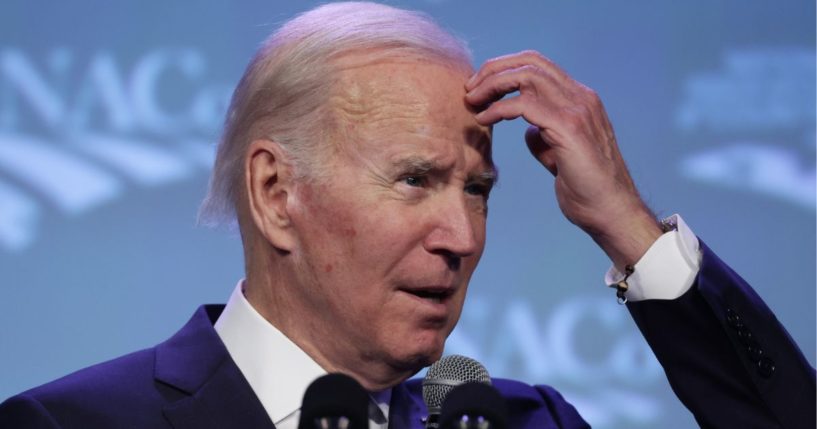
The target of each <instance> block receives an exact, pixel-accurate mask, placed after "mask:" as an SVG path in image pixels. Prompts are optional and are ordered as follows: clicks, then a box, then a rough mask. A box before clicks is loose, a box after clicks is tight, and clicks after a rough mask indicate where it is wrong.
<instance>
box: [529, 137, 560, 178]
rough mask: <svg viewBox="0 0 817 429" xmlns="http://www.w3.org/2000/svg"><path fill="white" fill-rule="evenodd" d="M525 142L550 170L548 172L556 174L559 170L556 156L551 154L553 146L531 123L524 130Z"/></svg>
mask: <svg viewBox="0 0 817 429" xmlns="http://www.w3.org/2000/svg"><path fill="white" fill-rule="evenodd" d="M525 143H527V144H528V150H530V153H531V154H532V155H533V156H534V158H536V159H537V160H538V161H539V162H540V163H542V165H544V166H545V168H547V170H548V171H550V174H552V175H554V176H555V175H557V174H558V173H559V170H558V168H557V166H556V157H555V155H554V154H553V148H552V147H551V146H550V145H549V144H547V143H546V142H545V141H544V140H543V139H542V130H541V129H540V128H539V127H537V126H535V125H531V126H529V127H528V129H527V130H526V131H525Z"/></svg>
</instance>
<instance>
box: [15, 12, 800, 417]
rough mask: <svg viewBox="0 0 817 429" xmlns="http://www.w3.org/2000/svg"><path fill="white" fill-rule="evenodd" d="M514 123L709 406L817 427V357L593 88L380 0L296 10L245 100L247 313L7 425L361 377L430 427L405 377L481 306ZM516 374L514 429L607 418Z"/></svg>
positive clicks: (294, 401) (282, 409)
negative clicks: (476, 45)
mask: <svg viewBox="0 0 817 429" xmlns="http://www.w3.org/2000/svg"><path fill="white" fill-rule="evenodd" d="M517 92H518V94H515V95H512V96H510V97H507V98H505V96H506V95H509V94H513V93H517ZM517 117H523V118H524V119H525V120H526V121H527V122H529V123H530V125H531V127H530V128H529V129H528V132H527V133H526V135H525V140H526V142H527V145H528V148H529V149H530V151H531V153H532V154H533V156H534V157H535V158H536V159H537V160H539V161H540V162H541V163H542V165H543V166H544V167H545V168H546V169H548V170H549V171H550V172H551V173H552V174H553V175H554V177H555V193H556V198H557V199H558V202H559V205H560V207H561V209H562V211H563V212H564V214H565V216H566V217H567V219H568V220H570V221H571V222H573V223H574V224H576V225H577V226H579V227H580V228H582V229H583V230H584V231H586V232H587V233H588V234H589V235H590V236H591V237H592V238H593V240H595V242H596V243H598V245H599V246H600V247H601V248H602V250H603V251H604V252H605V253H606V254H607V255H608V256H609V257H610V259H611V260H612V262H613V265H614V267H615V268H614V269H613V270H611V273H610V281H611V282H615V281H618V280H620V279H621V277H623V275H622V274H620V273H622V272H626V274H625V275H626V276H627V282H626V286H627V289H626V290H625V284H622V285H621V287H620V290H619V295H620V298H621V299H629V300H630V301H643V302H639V303H635V304H630V309H631V311H632V312H633V314H634V316H635V318H636V321H637V322H638V323H639V326H640V327H641V329H642V331H643V332H644V334H645V336H646V337H647V339H648V341H649V342H650V344H651V345H652V346H653V348H654V349H655V351H656V354H657V356H658V358H659V360H661V362H662V363H663V364H664V366H665V368H666V370H667V372H668V375H669V377H670V381H671V382H672V384H673V387H674V389H675V390H676V393H677V394H678V395H679V397H680V398H681V400H682V401H684V402H685V404H686V405H687V406H689V407H690V408H691V410H692V411H693V413H695V416H696V418H697V419H698V421H699V422H700V423H701V424H702V425H705V426H717V427H747V426H763V427H767V426H768V427H777V426H782V427H798V425H801V426H803V427H806V426H809V425H812V427H813V420H811V421H809V419H810V418H812V417H813V410H814V408H813V406H814V373H813V370H812V369H811V368H810V367H809V366H808V364H807V363H806V361H805V359H804V358H803V357H802V355H801V354H800V353H799V350H798V349H797V347H796V345H794V344H793V343H792V342H791V340H790V339H789V338H788V337H787V336H786V334H785V331H784V330H783V328H782V327H781V326H779V324H778V323H777V322H776V320H775V319H774V317H773V316H772V315H771V314H770V313H769V311H768V309H767V308H766V307H765V306H764V305H763V304H762V302H761V301H760V300H759V298H758V297H757V296H755V295H754V294H753V292H751V289H749V288H748V286H746V285H745V284H744V283H743V281H742V280H740V279H739V278H738V277H737V276H735V275H734V274H733V273H731V271H729V270H728V268H726V267H724V266H723V265H722V264H721V263H720V262H719V261H718V260H717V259H716V258H715V257H714V256H713V255H711V253H709V251H708V250H706V249H705V248H703V247H702V246H699V243H698V241H697V239H696V238H695V237H694V235H692V234H691V232H689V230H688V228H687V227H686V226H685V225H684V224H683V222H682V221H680V220H679V219H677V218H674V219H673V220H674V222H665V223H663V224H662V223H659V222H658V221H656V220H655V219H654V217H653V215H652V213H651V212H650V211H649V209H648V208H647V207H646V206H645V204H644V203H643V202H642V201H641V199H640V198H639V196H638V192H637V191H636V188H635V186H634V184H633V181H632V180H631V178H630V176H629V174H628V172H627V169H626V166H625V164H624V161H623V159H622V158H621V155H620V153H619V150H618V148H617V145H616V140H615V137H614V134H613V130H612V127H611V125H610V123H609V121H608V119H607V116H606V114H605V111H604V108H603V106H602V103H601V101H600V100H599V98H598V97H597V96H596V94H595V93H593V91H591V90H590V89H588V88H587V87H585V86H583V85H581V84H579V83H578V82H576V81H574V80H573V79H571V78H570V77H569V76H568V75H567V74H565V73H564V71H562V70H561V69H559V67H558V66H556V65H555V64H553V63H552V62H551V61H549V60H548V59H547V58H545V57H543V56H542V55H540V54H538V53H536V52H523V53H519V54H514V55H508V56H505V57H501V58H497V59H494V60H491V61H489V62H487V63H486V64H485V65H483V66H482V67H481V68H480V69H478V70H477V71H476V72H474V70H473V69H472V68H471V65H470V58H469V54H468V52H467V50H466V49H465V48H464V47H463V45H462V44H461V43H460V42H459V41H458V40H457V39H455V38H453V37H452V36H450V35H449V34H447V33H446V32H444V31H443V30H441V29H440V28H439V27H438V26H437V25H435V24H434V23H433V22H432V21H431V20H429V19H428V18H426V17H424V16H422V15H419V14H416V13H412V12H408V11H403V10H399V9H395V8H391V7H387V6H381V5H376V4H370V3H339V4H330V5H326V6H322V7H319V8H317V9H315V10H312V11H310V12H307V13H305V14H303V15H301V16H299V17H297V18H295V19H293V20H291V21H289V22H288V23H286V24H285V25H284V26H283V27H282V28H281V29H279V30H278V31H277V32H276V33H275V34H273V35H272V36H271V37H270V39H269V40H267V42H266V43H265V44H264V45H263V47H262V48H261V50H260V51H259V52H258V54H257V55H256V56H255V58H254V59H253V60H252V62H251V63H250V65H249V67H248V68H247V70H246V72H245V74H244V76H243V78H242V80H241V82H240V83H239V85H238V88H237V89H236V91H235V94H234V97H233V101H232V104H231V107H230V110H229V113H228V117H227V121H226V127H225V132H224V137H223V139H222V142H221V144H220V146H219V149H218V156H217V159H216V164H215V170H214V173H213V178H212V182H211V191H210V194H209V195H208V197H207V200H206V201H205V204H204V207H203V215H204V216H205V218H206V219H207V220H210V221H213V220H216V221H230V220H232V219H235V220H237V222H238V225H239V227H240V231H241V236H242V240H243V243H244V252H245V261H246V279H245V280H243V281H241V282H239V284H238V286H237V287H236V288H235V291H234V292H233V295H232V297H231V298H230V300H229V302H228V304H227V306H226V308H224V309H223V311H222V308H221V307H203V308H202V309H200V310H199V311H198V312H197V313H196V314H195V315H194V316H193V319H191V321H190V322H189V323H188V325H186V326H185V327H184V328H183V329H182V330H181V331H180V332H179V333H178V334H177V335H175V336H174V337H172V338H171V339H170V340H168V341H167V342H165V343H162V344H160V345H159V346H157V347H155V348H152V349H148V350H144V351H141V352H137V353H135V354H132V355H128V356H125V357H123V358H120V359H117V360H114V361H111V362H108V363H104V364H101V365H97V366H95V367H91V368H89V369H86V370H83V371H80V372H78V373H76V374H73V375H70V376H68V377H66V378H63V379H61V380H58V381H56V382H53V383H51V384H48V385H45V386H42V387H39V388H36V389H33V390H31V391H29V392H26V393H24V394H21V395H19V396H16V397H14V398H12V399H10V400H8V401H7V402H6V403H5V404H4V405H3V406H2V408H0V423H2V424H3V427H6V426H9V425H10V426H11V427H48V428H53V427H63V428H74V427H76V428H102V427H106V428H107V427H139V428H147V427H174V428H186V427H189V428H192V427H196V428H207V427H213V428H215V427H273V424H274V426H275V427H277V428H281V429H283V428H293V427H296V425H297V422H298V409H299V406H300V400H301V397H302V395H303V392H304V390H305V388H306V386H307V385H308V384H309V383H310V382H311V381H312V380H313V379H314V378H316V377H318V376H319V375H321V374H324V373H326V372H342V373H346V374H349V375H351V376H352V377H354V378H355V379H357V380H358V381H359V382H360V383H361V384H362V385H363V386H364V387H365V388H366V389H367V390H368V391H370V392H371V396H372V406H371V413H370V414H371V415H370V419H371V425H372V427H387V426H388V427H393V428H403V427H421V418H422V417H423V416H424V415H425V413H426V410H425V406H424V405H423V404H422V402H421V400H420V399H419V394H418V392H419V385H418V383H417V382H406V380H407V379H408V378H409V377H411V376H412V375H413V374H415V373H417V372H418V371H419V370H420V369H422V368H423V367H424V366H427V365H429V364H431V363H432V362H434V361H436V360H437V359H439V358H440V356H441V354H442V352H443V347H444V344H445V340H446V337H447V336H448V334H449V333H450V332H451V330H452V329H453V328H454V326H455V325H456V323H457V320H458V318H459V316H460V311H461V309H462V305H463V301H464V299H465V295H466V290H467V287H468V282H469V280H470V277H471V275H472V273H473V272H474V269H475V267H476V265H477V263H478V261H479V258H480V255H481V254H482V251H483V248H484V244H485V222H486V216H487V213H488V208H487V202H488V195H489V193H490V191H491V187H492V185H493V183H494V181H495V180H496V171H495V169H494V165H493V163H492V160H491V144H492V143H491V126H492V125H493V124H495V123H497V122H499V121H502V120H506V119H513V118H517ZM699 247H700V248H699ZM702 254H703V259H701V258H702ZM727 308H728V309H727ZM729 326H731V327H729ZM732 328H735V329H732ZM750 329H751V331H750ZM747 333H748V336H749V337H751V338H749V340H751V341H743V340H746V337H747ZM752 333H753V334H752ZM741 341H743V342H741ZM761 347H765V348H763V349H761ZM495 384H496V386H497V387H498V389H499V390H500V392H501V393H502V394H503V395H504V396H505V397H506V398H507V399H508V401H509V407H510V410H511V416H510V418H511V426H512V427H537V428H538V427H586V426H587V424H586V423H585V422H584V421H583V420H582V419H581V417H580V416H579V415H578V413H577V412H576V410H575V409H574V408H573V407H572V406H570V405H569V404H567V403H566V402H565V401H564V399H562V397H561V396H560V395H559V394H558V393H556V391H555V390H553V389H552V388H550V387H547V386H536V387H532V386H528V385H525V384H522V383H517V382H512V381H507V380H498V381H497V382H496V383H495ZM622 406H625V407H626V406H627V404H622Z"/></svg>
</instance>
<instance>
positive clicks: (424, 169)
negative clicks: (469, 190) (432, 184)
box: [392, 156, 499, 186]
mask: <svg viewBox="0 0 817 429" xmlns="http://www.w3.org/2000/svg"><path fill="white" fill-rule="evenodd" d="M392 166H393V167H394V168H395V169H398V170H405V171H410V172H412V173H414V174H428V173H430V172H432V171H435V170H437V171H441V170H443V167H442V166H441V165H440V164H439V163H438V162H435V161H434V160H431V159H428V158H423V157H421V156H409V157H406V158H401V159H399V160H397V161H394V162H393V163H392ZM498 180H499V171H498V170H497V168H496V166H494V165H493V163H491V166H490V167H489V168H488V169H486V170H484V171H482V172H479V173H475V174H469V175H468V181H469V182H473V181H476V182H480V183H485V184H490V185H492V186H493V185H495V184H496V183H497V181H498Z"/></svg>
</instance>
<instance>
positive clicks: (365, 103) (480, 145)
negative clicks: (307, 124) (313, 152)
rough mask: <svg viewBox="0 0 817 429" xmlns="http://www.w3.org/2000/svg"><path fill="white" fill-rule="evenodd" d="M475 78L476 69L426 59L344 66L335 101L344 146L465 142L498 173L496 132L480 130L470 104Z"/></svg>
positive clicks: (335, 121)
mask: <svg viewBox="0 0 817 429" xmlns="http://www.w3.org/2000/svg"><path fill="white" fill-rule="evenodd" d="M469 77H470V69H465V68H463V67H462V66H457V65H453V64H445V63H441V62H432V61H428V60H422V59H381V60H378V61H368V62H365V61H361V60H359V59H355V60H353V61H349V62H346V63H342V65H341V67H340V68H339V73H338V74H337V80H336V82H335V85H333V93H332V95H331V97H330V105H331V109H330V110H331V112H332V113H331V115H332V117H333V121H332V122H333V124H332V125H333V128H335V130H336V131H337V133H336V134H337V136H338V137H339V139H338V141H339V142H340V144H344V143H345V144H350V143H352V142H359V141H361V140H372V139H381V140H382V139H384V138H385V139H389V138H394V139H399V138H401V137H407V136H409V137H410V136H416V137H423V138H425V139H426V140H427V141H429V142H432V143H433V142H435V141H446V142H453V141H459V142H463V143H465V144H467V145H468V146H471V147H472V148H474V149H475V150H476V151H477V152H478V153H479V154H480V155H481V156H482V158H483V160H484V161H485V163H487V164H488V165H489V166H491V167H493V163H492V160H491V128H490V127H485V126H482V125H480V124H478V123H477V122H476V120H475V119H474V113H475V112H474V110H473V108H472V107H471V106H470V105H468V104H467V103H466V102H465V98H464V97H465V82H466V80H467V79H468V78H469ZM385 143H389V141H388V140H386V141H381V144H385Z"/></svg>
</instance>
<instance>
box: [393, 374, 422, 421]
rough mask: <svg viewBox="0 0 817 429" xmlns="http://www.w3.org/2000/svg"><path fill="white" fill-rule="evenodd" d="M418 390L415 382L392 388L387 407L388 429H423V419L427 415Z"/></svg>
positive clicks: (418, 385)
mask: <svg viewBox="0 0 817 429" xmlns="http://www.w3.org/2000/svg"><path fill="white" fill-rule="evenodd" d="M420 389H421V387H420V383H419V382H416V380H412V381H409V382H403V383H400V384H398V385H397V386H394V388H393V389H392V393H391V403H390V405H389V427H390V428H407V429H408V428H416V429H423V428H425V424H424V423H423V418H424V417H426V416H427V415H428V413H427V412H426V405H425V403H423V400H422V391H421V390H420Z"/></svg>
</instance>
